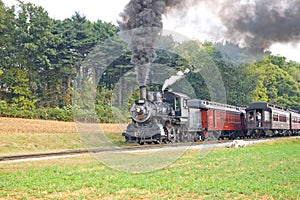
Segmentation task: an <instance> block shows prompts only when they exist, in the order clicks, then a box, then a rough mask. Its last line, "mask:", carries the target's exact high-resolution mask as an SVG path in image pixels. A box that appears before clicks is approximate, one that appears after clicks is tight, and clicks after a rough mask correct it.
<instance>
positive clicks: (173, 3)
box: [119, 0, 194, 86]
mask: <svg viewBox="0 0 300 200" xmlns="http://www.w3.org/2000/svg"><path fill="white" fill-rule="evenodd" d="M193 2H194V0H131V1H130V2H129V3H128V4H127V5H126V6H125V9H124V11H123V12H122V13H121V14H120V16H121V17H122V20H123V21H122V22H119V26H120V30H121V33H120V36H121V38H123V39H124V40H125V41H126V42H127V43H128V47H129V49H130V50H131V51H132V54H133V55H132V58H131V63H132V64H134V65H135V67H136V71H137V80H138V84H139V85H140V86H141V85H145V84H146V80H147V75H148V72H149V68H150V64H151V63H152V62H153V61H154V60H155V58H156V53H155V44H156V42H157V39H158V37H159V35H160V33H161V31H162V28H163V24H162V15H163V14H164V13H166V12H167V11H168V10H170V9H173V8H176V9H178V10H184V8H188V7H190V6H192V4H193Z"/></svg>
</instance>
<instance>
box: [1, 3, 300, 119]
mask: <svg viewBox="0 0 300 200" xmlns="http://www.w3.org/2000/svg"><path fill="white" fill-rule="evenodd" d="M118 31H119V29H118V27H116V26H114V25H113V24H110V23H105V22H102V21H101V20H98V21H96V22H91V21H89V20H88V19H86V17H85V16H82V15H80V14H79V13H74V15H73V16H72V17H70V18H67V19H64V20H56V19H52V18H50V17H49V15H48V13H47V12H46V11H45V10H44V9H43V8H42V7H40V6H36V5H34V4H31V3H22V2H19V5H18V6H17V7H14V6H13V7H7V6H5V5H4V3H3V2H2V1H1V0H0V57H1V60H0V115H1V116H10V117H25V118H40V119H55V120H65V121H71V120H73V117H72V112H73V110H74V105H72V95H74V94H72V89H73V87H74V80H76V76H77V74H78V73H79V72H80V70H82V68H81V66H82V65H83V62H84V61H85V60H86V59H87V57H88V56H89V55H91V54H93V49H94V48H95V47H96V46H97V45H100V46H101V45H106V46H104V47H103V48H107V49H109V48H110V45H108V44H105V43H103V42H104V41H105V40H106V39H108V38H111V37H117V34H118ZM162 41H163V43H164V45H167V48H165V49H167V50H162V49H158V50H156V53H157V58H156V60H155V62H154V65H166V66H169V67H171V68H173V69H174V70H175V71H179V70H184V69H186V68H191V69H192V68H193V65H195V63H201V64H202V65H203V66H205V65H207V66H208V67H209V65H210V64H211V62H213V63H214V64H215V65H216V67H217V68H218V70H219V72H220V73H221V76H222V80H223V83H224V87H225V90H226V99H227V103H229V104H233V105H238V106H246V105H247V104H248V103H249V102H252V101H267V102H271V103H275V104H279V105H282V106H287V107H290V108H293V109H298V108H299V102H300V87H299V86H300V85H299V80H300V67H299V64H298V63H296V62H293V61H287V60H286V58H285V57H281V56H273V55H271V54H270V53H267V54H265V55H264V56H263V57H262V58H261V59H259V60H256V61H253V62H240V63H238V64H235V63H234V59H229V58H228V57H227V56H226V54H224V53H223V50H222V48H223V49H224V46H230V44H221V46H222V48H219V46H220V44H213V43H209V42H204V43H202V42H199V41H197V40H191V41H186V42H183V43H177V42H176V41H174V40H173V38H172V37H170V36H165V37H164V38H163V40H162ZM117 43H118V45H120V46H122V48H126V44H125V42H123V41H121V40H120V41H117ZM172 52H173V53H172ZM174 52H180V55H184V57H182V56H179V55H178V54H177V53H174ZM204 52H205V53H204ZM245 54H246V53H245ZM95 56H97V55H95ZM207 56H208V57H209V60H210V62H208V58H207ZM130 57H131V52H130V51H126V52H125V53H124V54H122V56H120V57H118V59H115V60H114V61H113V62H111V63H110V65H109V66H108V67H107V68H106V69H105V72H104V73H102V74H99V76H101V79H100V81H99V83H98V87H97V95H96V97H95V110H96V112H97V116H98V121H99V122H114V117H113V114H112V112H113V109H114V108H112V107H111V98H112V95H113V90H114V88H115V87H116V84H117V83H118V82H119V80H120V78H121V77H123V75H124V74H126V73H128V71H130V70H132V69H133V66H132V65H131V64H130ZM191 61H192V63H191ZM98 64H99V65H103V63H98ZM131 78H132V79H133V78H134V77H131ZM186 79H187V80H188V82H189V83H190V84H191V85H192V87H193V89H194V91H195V95H196V96H195V97H196V98H200V99H207V100H211V99H210V98H211V93H210V92H211V91H209V89H208V87H207V85H206V82H205V79H204V78H203V74H201V73H200V72H199V71H197V70H192V72H190V73H189V74H187V76H186ZM148 87H149V89H153V90H154V89H155V90H157V89H161V87H162V86H161V85H156V84H149V86H148ZM137 94H138V92H136V93H135V96H132V98H131V99H130V100H129V101H133V99H134V98H136V97H137ZM128 104H130V102H128Z"/></svg>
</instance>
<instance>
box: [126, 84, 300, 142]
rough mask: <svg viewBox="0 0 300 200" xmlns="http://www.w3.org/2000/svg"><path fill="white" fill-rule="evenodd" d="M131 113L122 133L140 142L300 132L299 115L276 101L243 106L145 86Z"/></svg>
mask: <svg viewBox="0 0 300 200" xmlns="http://www.w3.org/2000/svg"><path fill="white" fill-rule="evenodd" d="M130 114H131V118H132V122H131V123H130V124H129V125H128V126H127V129H126V131H125V132H124V133H123V134H122V135H123V136H124V137H125V140H126V142H128V143H139V144H141V145H142V144H144V143H148V144H151V143H156V144H158V143H161V142H164V143H169V142H171V143H178V142H193V141H198V140H205V139H218V138H229V139H234V138H237V137H239V138H245V137H260V136H276V135H298V134H300V114H299V113H297V112H295V111H292V110H288V109H284V108H282V107H279V106H276V105H273V104H269V103H261V102H256V103H252V104H250V105H249V106H248V107H247V108H246V109H244V108H240V107H236V106H232V105H228V104H221V103H216V102H211V101H205V100H198V99H190V98H189V97H188V96H187V95H185V94H182V93H177V92H172V91H170V90H166V91H163V92H147V91H146V87H145V86H141V87H140V99H139V100H137V101H136V102H135V103H134V104H133V105H132V107H131V109H130Z"/></svg>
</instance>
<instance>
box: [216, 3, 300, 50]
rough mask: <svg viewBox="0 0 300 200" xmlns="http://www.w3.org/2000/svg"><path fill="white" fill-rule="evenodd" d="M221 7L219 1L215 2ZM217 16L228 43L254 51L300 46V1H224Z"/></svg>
mask: <svg viewBox="0 0 300 200" xmlns="http://www.w3.org/2000/svg"><path fill="white" fill-rule="evenodd" d="M215 2H216V3H217V4H218V1H215ZM219 2H220V3H219V4H218V7H219V9H218V10H217V15H218V16H219V17H220V18H221V21H222V22H223V24H224V25H225V27H226V29H227V31H226V34H225V35H224V38H225V39H228V40H230V41H231V42H234V43H239V44H242V45H244V46H247V47H250V48H254V49H263V50H266V49H269V47H270V46H271V45H272V44H274V43H277V42H279V43H290V42H299V40H300V0H223V1H219Z"/></svg>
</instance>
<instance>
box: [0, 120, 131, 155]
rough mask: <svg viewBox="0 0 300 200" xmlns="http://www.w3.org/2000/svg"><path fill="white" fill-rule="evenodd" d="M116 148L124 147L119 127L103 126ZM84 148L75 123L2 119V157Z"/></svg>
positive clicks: (0, 153) (0, 146) (0, 144)
mask: <svg viewBox="0 0 300 200" xmlns="http://www.w3.org/2000/svg"><path fill="white" fill-rule="evenodd" d="M101 129H103V132H104V133H105V134H106V136H107V137H108V138H110V140H111V141H113V142H114V143H115V144H116V145H118V146H121V145H125V143H124V138H123V137H122V135H121V133H122V130H121V129H120V127H119V125H118V124H101ZM81 148H85V144H83V143H82V140H81V138H80V136H79V135H78V133H77V129H76V123H74V122H59V121H46V120H30V119H18V118H4V117H0V155H11V154H23V153H35V152H48V151H61V150H70V149H81Z"/></svg>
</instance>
